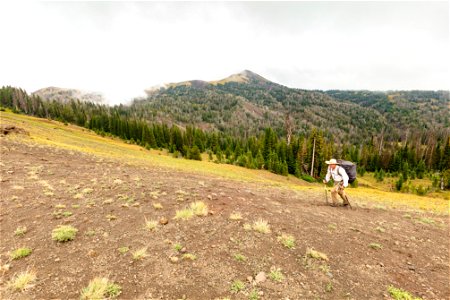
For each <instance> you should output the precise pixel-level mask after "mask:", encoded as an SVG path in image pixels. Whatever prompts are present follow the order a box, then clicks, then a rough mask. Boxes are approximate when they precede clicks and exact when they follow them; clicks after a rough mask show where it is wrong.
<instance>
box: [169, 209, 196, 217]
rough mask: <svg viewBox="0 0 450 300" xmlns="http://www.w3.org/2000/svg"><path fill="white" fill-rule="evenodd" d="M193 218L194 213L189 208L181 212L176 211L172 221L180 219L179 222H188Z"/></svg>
mask: <svg viewBox="0 0 450 300" xmlns="http://www.w3.org/2000/svg"><path fill="white" fill-rule="evenodd" d="M193 216H194V212H193V211H192V209H189V208H185V209H182V210H177V211H176V213H175V218H174V219H177V220H178V219H181V220H189V219H191V218H192V217H193Z"/></svg>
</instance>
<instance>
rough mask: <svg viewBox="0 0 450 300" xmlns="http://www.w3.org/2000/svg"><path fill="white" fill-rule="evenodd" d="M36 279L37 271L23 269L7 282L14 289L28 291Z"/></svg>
mask: <svg viewBox="0 0 450 300" xmlns="http://www.w3.org/2000/svg"><path fill="white" fill-rule="evenodd" d="M35 280H36V272H34V271H29V270H26V271H23V272H21V273H19V274H17V275H15V276H14V277H13V278H12V279H11V280H10V281H9V282H8V284H7V286H8V288H10V289H11V290H13V291H26V290H28V289H30V288H32V287H33V286H34V285H33V282H34V281H35Z"/></svg>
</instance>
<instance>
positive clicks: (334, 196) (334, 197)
mask: <svg viewBox="0 0 450 300" xmlns="http://www.w3.org/2000/svg"><path fill="white" fill-rule="evenodd" d="M338 193H339V184H337V183H336V182H335V183H334V186H333V189H332V190H331V201H332V202H333V203H332V205H337V203H338V201H337V194H338Z"/></svg>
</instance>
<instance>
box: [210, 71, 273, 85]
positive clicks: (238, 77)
mask: <svg viewBox="0 0 450 300" xmlns="http://www.w3.org/2000/svg"><path fill="white" fill-rule="evenodd" d="M227 82H240V83H265V82H270V81H269V80H267V79H265V78H264V77H262V76H261V75H258V74H256V73H254V72H252V71H250V70H244V71H242V72H239V73H236V74H233V75H230V76H228V77H227V78H224V79H222V80H217V81H210V82H209V83H211V84H214V85H216V84H225V83H227Z"/></svg>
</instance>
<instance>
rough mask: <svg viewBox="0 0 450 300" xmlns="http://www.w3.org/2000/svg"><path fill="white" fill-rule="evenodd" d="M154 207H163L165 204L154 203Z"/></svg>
mask: <svg viewBox="0 0 450 300" xmlns="http://www.w3.org/2000/svg"><path fill="white" fill-rule="evenodd" d="M153 208H154V209H163V206H162V204H161V203H153Z"/></svg>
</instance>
